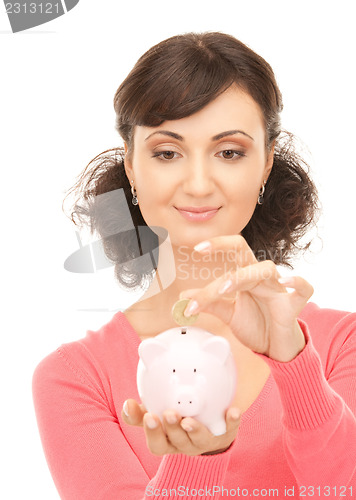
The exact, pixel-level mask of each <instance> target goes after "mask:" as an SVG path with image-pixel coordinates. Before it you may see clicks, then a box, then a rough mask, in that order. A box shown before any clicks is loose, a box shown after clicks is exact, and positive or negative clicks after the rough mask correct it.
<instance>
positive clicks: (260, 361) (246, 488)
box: [33, 33, 356, 500]
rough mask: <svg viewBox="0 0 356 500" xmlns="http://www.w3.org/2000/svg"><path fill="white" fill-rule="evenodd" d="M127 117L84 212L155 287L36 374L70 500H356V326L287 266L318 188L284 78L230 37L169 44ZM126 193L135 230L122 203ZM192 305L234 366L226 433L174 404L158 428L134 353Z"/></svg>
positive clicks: (92, 172)
mask: <svg viewBox="0 0 356 500" xmlns="http://www.w3.org/2000/svg"><path fill="white" fill-rule="evenodd" d="M114 105H115V110H116V113H117V128H118V131H119V133H120V135H121V137H122V138H123V140H124V144H125V147H124V151H122V152H121V151H120V150H119V149H116V150H111V151H108V152H106V153H105V154H103V155H99V156H98V157H97V158H95V159H94V161H93V162H91V163H90V164H89V166H88V169H87V170H86V171H85V172H84V173H83V175H82V177H81V178H80V179H79V181H78V183H77V185H76V186H75V190H76V192H77V193H78V196H79V200H77V203H76V204H75V207H74V210H73V213H72V218H73V220H74V221H75V222H77V223H79V222H83V221H88V222H89V224H90V227H91V229H92V230H96V231H97V232H98V233H99V234H100V235H101V237H102V239H103V242H104V248H105V251H106V254H107V256H108V257H109V258H110V259H111V260H112V261H113V262H115V269H116V276H117V278H118V279H119V281H120V283H123V284H125V285H126V286H127V287H137V286H139V285H143V284H144V283H147V281H149V283H150V284H149V287H148V288H147V289H146V292H145V294H144V295H143V297H142V299H141V300H140V301H138V302H137V303H135V304H133V305H132V306H131V307H130V308H128V309H127V310H125V311H124V313H121V312H119V313H117V314H115V315H114V317H113V319H112V320H111V321H110V322H109V323H108V324H107V325H105V326H103V328H102V329H100V330H99V331H98V332H95V333H93V332H89V333H88V334H87V336H86V337H85V338H84V339H83V340H81V341H79V342H73V343H71V344H67V345H63V346H61V347H60V348H59V349H58V350H57V351H56V352H55V353H52V354H51V355H50V356H48V357H47V358H46V359H45V360H43V361H42V363H40V365H39V366H38V367H37V369H36V372H35V375H34V381H33V384H34V400H35V407H36V413H37V418H38V424H39V429H40V433H41V437H42V441H43V445H44V449H45V452H46V456H47V460H48V463H49V467H50V469H51V472H52V474H53V478H54V480H55V483H56V486H57V488H58V491H59V493H60V495H61V498H64V499H96V500H98V499H105V500H108V499H117V498H122V499H138V498H150V497H152V496H154V497H155V498H163V497H167V496H181V497H184V498H197V497H200V498H222V497H224V496H225V497H226V496H254V497H257V498H259V497H261V498H262V497H266V496H272V495H273V496H277V495H278V496H279V497H282V498H287V497H290V496H294V497H296V498H299V496H300V497H303V496H314V495H315V496H319V497H323V496H331V497H333V498H342V497H345V496H346V497H348V498H349V497H351V496H352V487H353V486H355V473H354V471H355V465H356V439H355V438H356V420H355V413H354V412H355V409H356V391H355V380H356V368H355V366H354V359H355V353H356V335H355V330H356V315H355V314H348V313H345V312H339V311H333V310H326V309H324V310H323V309H320V308H318V307H317V306H316V305H315V304H312V303H308V304H307V302H308V300H309V298H310V297H311V295H312V293H313V289H312V286H311V285H310V284H309V283H307V282H306V281H305V280H304V279H302V278H301V277H291V278H288V279H286V278H281V277H280V275H279V273H278V270H277V268H276V265H278V264H284V265H289V260H290V258H291V256H292V255H293V253H295V252H296V251H298V250H301V249H303V247H298V241H299V240H300V238H301V236H303V235H304V234H305V232H306V230H307V229H309V227H310V226H311V225H312V223H313V222H314V220H315V214H316V211H317V194H316V191H315V187H314V184H313V182H312V181H311V179H310V178H309V176H308V174H307V171H306V169H305V165H304V163H303V162H302V160H301V159H300V158H299V157H298V156H297V155H296V154H295V153H294V152H293V149H292V142H291V141H292V139H291V137H290V136H289V135H288V134H284V135H283V137H282V136H281V128H280V112H281V109H282V100H281V95H280V91H279V89H278V86H277V84H276V81H275V77H274V74H273V71H272V69H271V68H270V66H269V65H268V64H267V63H266V62H265V61H264V60H263V59H262V58H261V57H260V56H258V55H257V54H255V53H254V52H253V51H252V50H250V49H249V48H247V47H246V46H245V45H243V44H242V43H241V42H239V41H238V40H236V39H235V38H233V37H231V36H228V35H224V34H221V33H204V34H187V35H182V36H177V37H172V38H170V39H168V40H165V41H163V42H162V43H160V44H158V45H157V46H155V47H153V48H152V49H150V50H149V51H148V52H147V53H146V54H144V55H143V56H142V57H141V58H140V59H139V60H138V62H137V63H136V65H135V67H134V68H133V70H132V71H131V73H130V74H129V75H128V77H127V78H126V79H125V81H124V82H123V83H122V84H121V86H120V87H119V89H118V91H117V93H116V95H115V99H114ZM120 189H123V192H124V193H125V195H126V197H127V200H128V203H129V208H130V215H131V217H132V220H133V222H134V225H135V230H130V229H127V227H126V226H127V220H126V221H125V220H124V219H125V214H126V213H127V210H126V211H125V210H124V209H122V210H118V209H117V207H115V206H114V205H113V203H112V200H113V199H114V198H113V197H112V196H111V195H110V193H111V194H113V192H114V193H115V192H118V191H117V190H120ZM108 200H109V201H108ZM123 224H126V226H125V227H124V226H123ZM124 228H125V229H126V230H125V232H123V231H124ZM137 235H139V244H140V245H141V248H140V247H139V245H138V237H137ZM136 247H137V248H136ZM306 247H307V245H304V249H305V248H306ZM157 248H158V252H157ZM141 254H142V258H141V259H139V257H140V255H141ZM147 256H150V258H144V257H147ZM172 256H173V259H172ZM138 262H139V263H140V265H139V266H138ZM172 270H173V272H172ZM286 287H287V288H288V289H290V290H289V291H288V290H287V288H286ZM178 298H188V299H190V301H189V304H188V306H187V307H186V309H185V312H184V314H185V315H186V316H187V317H189V316H190V315H192V314H196V313H199V317H198V320H197V322H196V323H195V325H196V326H198V327H201V328H204V329H206V330H208V331H211V332H213V333H214V334H216V335H220V336H222V337H224V338H226V339H227V340H228V341H229V343H230V346H231V350H232V353H233V356H234V359H235V362H236V367H237V372H238V386H237V390H236V394H235V397H234V400H233V403H232V405H231V407H230V408H229V409H228V411H227V413H226V426H227V431H226V433H225V434H223V435H221V436H213V435H212V434H211V433H210V432H209V431H208V429H207V428H206V427H204V426H203V425H202V424H201V423H199V422H198V421H197V420H194V419H192V418H188V417H187V418H183V419H182V418H181V417H180V416H179V415H178V414H177V413H176V412H174V411H173V410H171V409H169V408H167V411H166V412H165V414H164V419H163V424H162V423H161V422H160V420H159V419H158V417H157V416H155V415H151V414H149V413H147V412H146V411H145V409H144V408H143V406H142V405H140V403H139V398H138V394H137V389H136V368H137V362H138V354H137V348H138V345H139V343H140V341H141V340H143V339H146V338H150V337H153V336H155V335H157V334H158V333H160V332H162V331H164V330H167V329H169V328H172V327H174V326H176V325H175V323H174V321H173V319H172V315H171V309H172V306H173V304H174V303H175V302H176V301H177V300H178ZM141 427H143V428H141Z"/></svg>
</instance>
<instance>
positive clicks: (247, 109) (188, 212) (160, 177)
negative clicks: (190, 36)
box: [125, 87, 273, 247]
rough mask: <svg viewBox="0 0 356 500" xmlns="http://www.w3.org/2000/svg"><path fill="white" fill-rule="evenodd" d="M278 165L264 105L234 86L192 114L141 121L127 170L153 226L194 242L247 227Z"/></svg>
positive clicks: (176, 239) (177, 241) (173, 240)
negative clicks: (268, 141) (148, 123)
mask: <svg viewBox="0 0 356 500" xmlns="http://www.w3.org/2000/svg"><path fill="white" fill-rule="evenodd" d="M272 163H273V150H272V151H271V152H270V153H269V154H267V152H266V147H265V127H264V123H263V116H262V112H261V110H260V108H259V106H258V105H257V103H256V102H255V101H254V100H253V99H252V98H251V97H250V96H249V95H248V94H246V93H244V92H243V91H241V90H239V89H237V88H236V87H230V89H228V90H227V91H226V92H224V93H223V94H221V95H220V96H219V97H217V98H216V99H215V100H214V101H212V102H211V103H209V104H208V105H207V106H206V107H204V108H203V109H201V110H200V111H198V112H197V113H195V114H193V115H191V116H189V117H186V118H182V119H180V120H169V121H165V122H164V123H162V124H161V125H160V126H158V127H143V126H136V127H135V130H134V149H133V152H132V154H131V155H130V158H129V159H128V158H127V159H126V161H125V168H126V173H127V176H128V178H129V180H130V181H131V180H133V181H134V184H135V188H136V191H137V198H138V201H139V208H140V210H141V212H142V215H143V217H144V219H145V221H146V223H147V225H148V226H160V227H164V228H165V229H167V231H168V232H169V235H170V240H171V243H172V244H173V245H177V246H178V245H184V246H189V247H191V246H194V245H195V244H196V243H198V242H200V241H203V240H205V239H208V238H211V237H213V236H219V235H229V234H239V233H241V231H242V230H243V228H244V227H245V226H246V225H247V223H248V222H249V220H250V218H251V216H252V214H253V212H254V210H255V207H256V203H257V199H258V194H259V191H260V189H261V186H262V183H263V181H264V180H267V178H268V175H269V172H270V170H271V167H272Z"/></svg>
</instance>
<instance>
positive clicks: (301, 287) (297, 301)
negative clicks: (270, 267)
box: [278, 276, 314, 313]
mask: <svg viewBox="0 0 356 500" xmlns="http://www.w3.org/2000/svg"><path fill="white" fill-rule="evenodd" d="M278 281H279V283H281V284H282V285H283V286H284V287H286V288H292V290H293V291H292V292H291V293H290V294H289V295H290V299H291V301H292V303H293V305H294V307H295V308H296V310H297V311H298V313H299V312H300V311H301V310H302V309H303V307H304V306H305V304H306V303H307V302H308V300H309V299H310V297H311V296H312V295H313V293H314V288H313V287H312V285H311V284H310V283H308V281H306V280H305V279H304V278H301V277H300V276H291V277H283V278H279V279H278Z"/></svg>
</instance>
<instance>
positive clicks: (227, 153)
mask: <svg viewBox="0 0 356 500" xmlns="http://www.w3.org/2000/svg"><path fill="white" fill-rule="evenodd" d="M222 153H223V157H224V158H225V159H226V160H231V159H232V158H234V155H235V151H233V150H232V149H227V150H226V151H223V152H222Z"/></svg>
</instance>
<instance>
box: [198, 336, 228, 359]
mask: <svg viewBox="0 0 356 500" xmlns="http://www.w3.org/2000/svg"><path fill="white" fill-rule="evenodd" d="M203 351H205V352H209V353H210V354H213V355H214V356H215V357H217V358H218V359H219V361H220V362H221V364H222V365H223V364H224V363H225V361H226V360H227V357H228V356H229V354H230V345H229V343H228V341H227V340H226V339H223V338H222V337H214V338H211V339H208V340H207V341H206V342H204V344H203Z"/></svg>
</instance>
